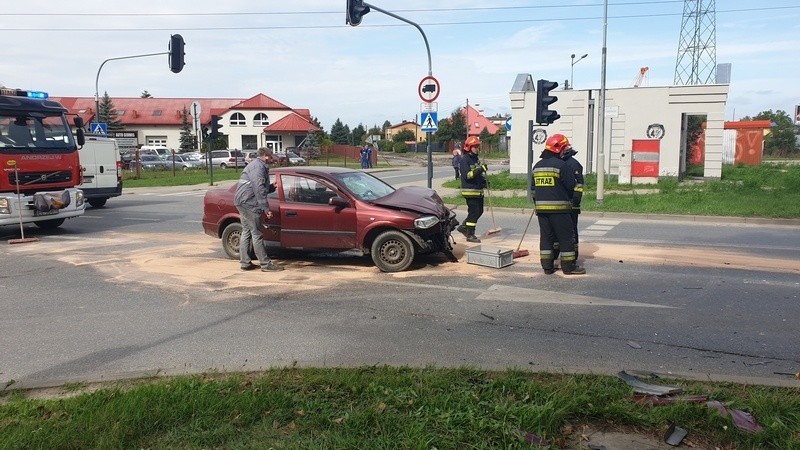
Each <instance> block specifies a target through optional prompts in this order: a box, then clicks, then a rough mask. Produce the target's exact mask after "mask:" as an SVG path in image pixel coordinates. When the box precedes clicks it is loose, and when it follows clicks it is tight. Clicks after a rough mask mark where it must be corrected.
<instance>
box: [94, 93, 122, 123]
mask: <svg viewBox="0 0 800 450" xmlns="http://www.w3.org/2000/svg"><path fill="white" fill-rule="evenodd" d="M99 108H100V109H99V111H97V117H98V119H97V120H98V121H99V122H100V123H105V124H107V126H108V131H115V130H122V129H124V128H125V127H124V126H123V125H122V122H120V120H119V116H118V115H117V110H116V109H115V108H114V102H112V101H111V97H109V96H108V92H104V93H103V98H102V99H101V100H100V106H99Z"/></svg>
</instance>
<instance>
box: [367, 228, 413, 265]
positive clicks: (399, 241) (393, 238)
mask: <svg viewBox="0 0 800 450" xmlns="http://www.w3.org/2000/svg"><path fill="white" fill-rule="evenodd" d="M371 254H372V261H373V262H374V263H375V266H377V267H378V269H380V270H381V271H382V272H402V271H403V270H406V269H408V266H410V265H411V263H412V262H413V261H414V243H413V242H411V239H409V237H408V236H406V235H405V234H403V233H402V232H400V231H396V230H391V231H385V232H383V233H381V234H380V235H379V236H378V237H377V238H375V241H373V242H372V249H371Z"/></svg>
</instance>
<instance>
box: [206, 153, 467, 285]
mask: <svg viewBox="0 0 800 450" xmlns="http://www.w3.org/2000/svg"><path fill="white" fill-rule="evenodd" d="M270 179H271V180H272V181H274V182H275V183H276V184H277V188H276V189H275V192H273V193H271V194H270V195H269V205H270V210H271V212H272V218H271V219H269V220H268V221H267V222H266V223H267V224H268V228H267V229H266V230H264V239H265V240H266V241H267V242H268V243H272V244H273V245H277V246H278V247H280V248H287V249H289V248H291V249H313V250H338V251H345V250H357V251H360V252H361V254H363V255H370V256H371V257H372V261H373V262H374V263H375V265H376V266H377V267H378V268H379V269H380V270H381V271H383V272H399V271H403V270H405V269H407V268H408V267H409V266H410V265H411V263H412V262H413V261H414V258H415V256H416V255H418V254H425V253H435V252H441V253H443V254H445V255H446V256H447V257H448V258H449V259H450V260H451V261H457V259H456V257H455V256H454V255H453V247H452V241H453V239H452V238H451V236H450V233H451V232H452V231H453V230H454V229H455V227H456V226H457V225H458V221H457V220H456V214H455V212H453V211H452V210H450V209H449V208H447V207H446V206H445V205H444V203H443V202H442V199H441V197H439V195H438V194H437V193H436V191H434V190H432V189H428V188H422V187H401V188H398V189H395V188H394V187H392V186H390V185H389V184H387V183H385V182H383V181H381V180H380V179H378V178H376V177H374V176H372V175H370V174H368V173H366V172H362V171H360V170H355V169H346V168H339V167H322V166H320V167H309V166H302V167H281V168H278V169H275V170H271V171H270ZM235 192H236V185H235V184H234V185H233V186H231V187H230V188H229V189H214V190H210V191H208V192H207V193H206V195H205V198H204V199H203V222H202V223H203V230H204V231H205V233H206V234H208V235H210V236H213V237H215V238H219V239H221V240H222V248H223V250H224V251H225V253H226V254H227V255H228V257H230V258H232V259H238V258H239V239H240V235H241V230H242V227H241V224H240V223H239V213H238V211H237V210H236V207H235V206H234V205H233V196H234V194H235ZM262 219H264V220H266V218H262Z"/></svg>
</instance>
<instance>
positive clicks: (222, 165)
mask: <svg viewBox="0 0 800 450" xmlns="http://www.w3.org/2000/svg"><path fill="white" fill-rule="evenodd" d="M219 168H220V169H227V168H228V165H227V164H225V163H222V164H220V165H219Z"/></svg>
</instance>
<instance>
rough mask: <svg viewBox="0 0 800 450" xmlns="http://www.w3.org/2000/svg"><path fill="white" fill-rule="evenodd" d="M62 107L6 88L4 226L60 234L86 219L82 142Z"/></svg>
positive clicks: (1, 187) (0, 209) (0, 95)
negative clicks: (71, 221) (70, 222)
mask: <svg viewBox="0 0 800 450" xmlns="http://www.w3.org/2000/svg"><path fill="white" fill-rule="evenodd" d="M66 113H67V110H66V108H64V107H63V106H61V104H59V103H57V102H54V101H51V100H47V94H46V93H44V92H35V91H24V90H20V89H7V88H0V226H2V225H19V226H22V225H23V224H25V223H34V224H36V225H37V226H39V227H40V228H45V229H49V228H55V227H58V226H60V225H61V224H62V223H64V220H66V219H68V218H71V217H77V216H80V215H82V214H83V213H84V210H85V208H86V205H85V204H84V196H83V192H82V191H81V190H80V189H78V188H77V187H76V186H78V185H80V184H81V166H80V161H79V157H78V147H79V146H82V145H83V143H84V134H83V128H82V127H83V121H82V120H80V118H76V119H75V126H76V128H77V132H76V136H73V134H72V129H71V127H70V124H69V122H68V121H67V117H66Z"/></svg>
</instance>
